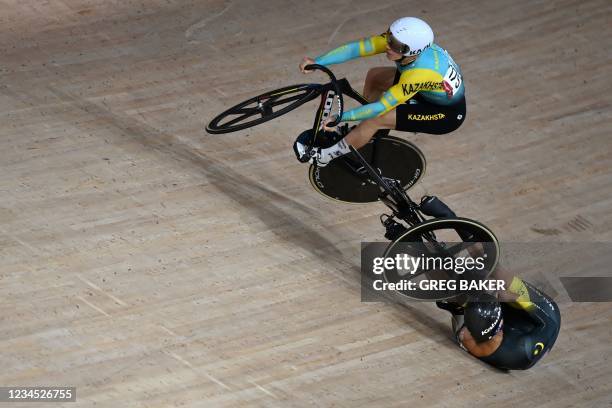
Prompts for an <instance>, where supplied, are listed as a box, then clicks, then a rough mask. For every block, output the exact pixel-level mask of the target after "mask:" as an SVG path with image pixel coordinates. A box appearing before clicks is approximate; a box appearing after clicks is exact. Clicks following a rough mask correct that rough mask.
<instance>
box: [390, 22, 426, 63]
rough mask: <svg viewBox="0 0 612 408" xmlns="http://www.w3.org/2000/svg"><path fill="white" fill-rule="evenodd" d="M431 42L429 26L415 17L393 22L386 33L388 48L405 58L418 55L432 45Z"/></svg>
mask: <svg viewBox="0 0 612 408" xmlns="http://www.w3.org/2000/svg"><path fill="white" fill-rule="evenodd" d="M433 40H434V34H433V31H432V30H431V27H429V24H427V23H426V22H424V21H423V20H421V19H420V18H416V17H402V18H400V19H399V20H395V21H394V22H393V24H391V26H390V27H389V30H388V31H387V44H389V48H391V49H392V50H393V51H395V52H397V53H400V54H402V55H404V56H405V57H411V56H414V55H419V54H420V53H421V52H423V51H425V49H427V47H430V46H431V44H433Z"/></svg>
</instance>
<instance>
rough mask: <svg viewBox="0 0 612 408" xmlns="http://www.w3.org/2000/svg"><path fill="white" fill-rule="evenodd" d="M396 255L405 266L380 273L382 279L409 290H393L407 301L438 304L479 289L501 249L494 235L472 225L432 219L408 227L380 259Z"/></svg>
mask: <svg viewBox="0 0 612 408" xmlns="http://www.w3.org/2000/svg"><path fill="white" fill-rule="evenodd" d="M432 237H435V240H432ZM398 256H399V257H400V259H407V260H408V262H409V264H407V265H408V266H409V267H408V268H403V269H401V268H392V269H389V270H387V271H385V272H384V273H383V278H384V280H385V281H386V282H390V283H397V282H400V281H403V282H404V283H405V284H406V285H412V288H411V289H410V288H406V289H403V290H399V291H398V293H400V294H401V295H403V296H406V297H408V298H410V299H417V300H442V299H451V298H456V297H457V296H460V295H465V294H469V293H476V292H477V291H480V290H482V289H480V287H479V289H476V287H477V286H478V285H481V282H483V281H485V280H486V279H487V278H488V277H489V276H490V275H491V273H492V272H493V271H494V270H495V267H496V266H497V264H498V262H499V258H500V246H499V242H498V240H497V237H496V236H495V234H494V233H493V232H492V231H491V230H490V229H489V228H487V227H486V226H485V225H483V224H481V223H479V222H477V221H474V220H470V219H468V218H437V219H433V220H429V221H425V222H424V223H422V224H418V225H415V226H414V227H412V228H410V229H409V230H408V231H406V232H405V233H404V234H403V235H402V236H401V237H399V238H398V239H396V240H395V241H393V242H392V243H390V244H389V246H388V247H387V249H386V250H385V253H384V255H383V257H384V258H394V259H397V257H398ZM411 259H412V260H411ZM461 281H463V282H461ZM407 282H413V283H412V284H408V283H407ZM432 282H434V283H432ZM449 282H451V283H449Z"/></svg>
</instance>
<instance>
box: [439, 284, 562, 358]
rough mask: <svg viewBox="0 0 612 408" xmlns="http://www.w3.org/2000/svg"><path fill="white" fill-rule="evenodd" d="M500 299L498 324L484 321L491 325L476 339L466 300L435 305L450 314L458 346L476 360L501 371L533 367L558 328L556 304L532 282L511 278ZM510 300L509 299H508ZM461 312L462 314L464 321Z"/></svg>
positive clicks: (546, 348)
mask: <svg viewBox="0 0 612 408" xmlns="http://www.w3.org/2000/svg"><path fill="white" fill-rule="evenodd" d="M500 299H501V300H504V299H506V300H507V301H502V302H501V303H500V304H499V306H501V313H500V315H499V318H500V321H499V323H496V322H494V323H491V324H489V323H485V324H484V325H483V326H481V327H484V328H485V330H486V329H487V328H492V331H491V333H490V335H489V336H488V338H487V339H486V340H485V341H483V342H478V341H477V340H476V339H475V338H476V337H478V334H479V333H478V332H477V333H472V332H473V331H474V330H473V328H470V327H469V326H468V324H467V323H468V322H467V318H468V317H467V313H468V312H469V311H468V308H470V303H469V302H468V304H467V305H465V308H464V307H463V306H459V305H457V304H452V303H444V302H438V307H440V308H442V309H445V310H448V311H450V312H451V313H452V314H453V330H454V332H455V338H456V341H457V343H458V344H459V346H461V347H462V348H463V349H464V350H466V351H468V352H469V353H470V354H472V355H473V356H475V357H477V358H478V359H480V360H482V361H484V362H485V363H488V364H490V365H492V366H495V367H497V368H500V369H505V370H525V369H528V368H531V367H533V365H535V364H536V363H537V362H538V361H539V360H540V359H541V358H542V357H544V355H545V354H546V353H547V352H548V351H550V350H551V348H552V347H553V345H554V343H555V341H556V339H557V336H558V335H559V330H560V327H561V314H560V312H559V307H558V306H557V304H556V303H555V302H554V301H553V300H552V299H551V298H550V297H549V296H547V295H546V294H544V293H543V292H541V291H540V290H538V289H537V288H535V287H534V286H533V285H531V284H529V283H527V282H525V281H523V280H522V279H520V278H517V277H514V278H512V280H511V283H510V286H509V288H508V290H507V291H505V292H504V293H503V294H500ZM510 299H511V300H510ZM464 313H465V314H466V316H465V320H464Z"/></svg>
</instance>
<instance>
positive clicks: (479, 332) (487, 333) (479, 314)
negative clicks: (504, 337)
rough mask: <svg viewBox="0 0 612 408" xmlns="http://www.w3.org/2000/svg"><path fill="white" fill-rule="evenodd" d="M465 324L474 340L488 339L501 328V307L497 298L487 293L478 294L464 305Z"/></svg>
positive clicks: (482, 340)
mask: <svg viewBox="0 0 612 408" xmlns="http://www.w3.org/2000/svg"><path fill="white" fill-rule="evenodd" d="M465 326H466V327H467V329H468V330H469V332H470V334H471V335H472V337H473V338H474V340H476V343H482V342H484V341H487V340H490V339H491V338H492V337H493V336H495V335H496V334H497V333H498V332H499V331H500V330H501V328H502V308H501V305H500V304H499V302H498V301H497V298H496V297H495V296H493V295H490V294H488V293H483V294H480V295H478V296H477V297H476V298H475V299H474V300H471V301H469V302H468V304H467V306H466V307H465Z"/></svg>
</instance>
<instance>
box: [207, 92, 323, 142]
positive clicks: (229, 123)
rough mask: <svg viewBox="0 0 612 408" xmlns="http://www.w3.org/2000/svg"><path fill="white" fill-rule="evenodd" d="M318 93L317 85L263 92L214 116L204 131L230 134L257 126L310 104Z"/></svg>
mask: <svg viewBox="0 0 612 408" xmlns="http://www.w3.org/2000/svg"><path fill="white" fill-rule="evenodd" d="M320 91H321V85H319V84H301V85H293V86H288V87H285V88H280V89H277V90H274V91H270V92H266V93H264V94H261V95H258V96H255V97H253V98H250V99H248V100H246V101H244V102H242V103H239V104H238V105H236V106H233V107H231V108H229V109H228V110H226V111H225V112H223V113H221V114H219V115H217V116H216V117H215V118H214V119H213V120H211V121H210V123H209V124H208V125H207V126H206V131H207V132H208V133H212V134H219V133H230V132H235V131H237V130H242V129H246V128H250V127H253V126H256V125H259V124H261V123H264V122H267V121H269V120H270V119H274V118H277V117H279V116H281V115H284V114H285V113H287V112H289V111H292V110H293V109H295V108H297V107H298V106H300V105H303V104H304V103H306V102H308V101H311V100H313V99H314V98H316V97H317V96H318V95H319V94H320Z"/></svg>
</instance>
